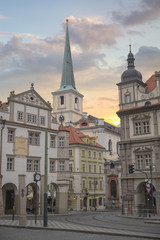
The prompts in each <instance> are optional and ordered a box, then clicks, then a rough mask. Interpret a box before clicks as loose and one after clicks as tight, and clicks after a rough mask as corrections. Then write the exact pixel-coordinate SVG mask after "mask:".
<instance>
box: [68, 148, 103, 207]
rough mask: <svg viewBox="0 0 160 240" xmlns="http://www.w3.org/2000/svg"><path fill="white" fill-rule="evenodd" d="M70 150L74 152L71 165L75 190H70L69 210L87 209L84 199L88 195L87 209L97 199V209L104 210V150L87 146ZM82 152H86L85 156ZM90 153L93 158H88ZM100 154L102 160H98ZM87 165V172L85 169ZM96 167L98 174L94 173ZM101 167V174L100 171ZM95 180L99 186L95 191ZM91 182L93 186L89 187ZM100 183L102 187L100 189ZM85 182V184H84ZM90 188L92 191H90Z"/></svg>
mask: <svg viewBox="0 0 160 240" xmlns="http://www.w3.org/2000/svg"><path fill="white" fill-rule="evenodd" d="M70 150H72V152H73V156H72V157H70V163H72V164H73V170H72V173H71V175H70V176H71V177H70V178H71V180H72V181H73V189H72V190H71V189H70V190H69V208H70V209H74V210H82V209H85V206H84V198H85V196H86V193H87V209H88V210H90V209H91V208H93V206H92V207H91V206H90V204H89V202H90V201H93V199H94V198H96V199H97V206H96V207H97V208H104V205H105V203H104V200H105V189H104V167H103V150H100V149H98V150H97V149H96V148H94V147H86V146H79V147H75V146H71V145H70ZM82 150H84V151H85V155H84V156H82ZM88 151H91V157H88ZM93 152H96V154H97V158H96V159H94V158H93ZM98 153H101V156H102V157H101V159H98ZM83 164H85V171H84V169H83V166H82V165H83ZM89 165H91V172H89ZM94 165H96V167H97V168H96V173H95V172H94ZM99 166H101V172H100V171H99ZM94 180H96V181H97V183H98V184H97V185H96V186H95V188H96V189H94ZM89 181H91V185H89V184H90V183H89ZM100 181H101V182H102V186H101V188H100ZM84 182H85V184H84ZM90 186H91V188H92V189H90ZM99 198H102V199H103V200H102V204H101V205H99Z"/></svg>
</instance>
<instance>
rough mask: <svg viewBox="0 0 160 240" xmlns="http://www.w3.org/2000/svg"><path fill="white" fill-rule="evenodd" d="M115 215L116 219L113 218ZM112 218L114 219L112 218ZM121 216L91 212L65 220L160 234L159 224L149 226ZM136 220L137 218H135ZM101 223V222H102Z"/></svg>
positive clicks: (86, 224) (65, 220) (65, 219)
mask: <svg viewBox="0 0 160 240" xmlns="http://www.w3.org/2000/svg"><path fill="white" fill-rule="evenodd" d="M73 216H74V217H73ZM113 217H114V219H113ZM111 218H112V219H111ZM121 220H122V218H121V217H117V216H115V214H110V215H109V216H108V219H107V218H106V214H105V215H104V214H102V215H101V217H100V214H99V215H97V214H93V215H92V214H89V215H86V214H84V215H79V214H78V215H77V218H76V216H75V215H72V216H67V217H65V218H64V222H69V223H74V224H78V225H82V226H89V227H99V228H108V229H116V230H124V231H125V230H127V231H132V232H133V231H136V232H139V233H144V232H145V233H155V234H160V231H159V228H158V226H157V225H155V226H154V225H152V228H150V227H148V226H150V225H148V226H147V225H146V223H143V222H140V221H138V222H137V223H136V222H135V221H132V222H131V221H130V219H128V220H129V222H124V220H122V221H123V222H122V221H121ZM134 220H135V219H134ZM100 223H101V224H100ZM104 224H105V225H104Z"/></svg>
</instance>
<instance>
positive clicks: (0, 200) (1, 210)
mask: <svg viewBox="0 0 160 240" xmlns="http://www.w3.org/2000/svg"><path fill="white" fill-rule="evenodd" d="M3 215H4V207H3V194H2V175H0V216H3Z"/></svg>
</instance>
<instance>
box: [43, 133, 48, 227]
mask: <svg viewBox="0 0 160 240" xmlns="http://www.w3.org/2000/svg"><path fill="white" fill-rule="evenodd" d="M44 168H45V170H44V171H45V172H44V215H43V226H44V227H47V226H48V216H47V204H48V201H47V200H48V199H47V192H48V189H47V185H48V131H47V130H46V131H45V165H44Z"/></svg>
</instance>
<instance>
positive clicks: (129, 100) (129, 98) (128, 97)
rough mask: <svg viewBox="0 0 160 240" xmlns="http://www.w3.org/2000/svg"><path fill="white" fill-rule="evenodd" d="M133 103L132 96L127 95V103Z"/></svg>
mask: <svg viewBox="0 0 160 240" xmlns="http://www.w3.org/2000/svg"><path fill="white" fill-rule="evenodd" d="M130 102H131V95H126V96H125V103H130Z"/></svg>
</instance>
